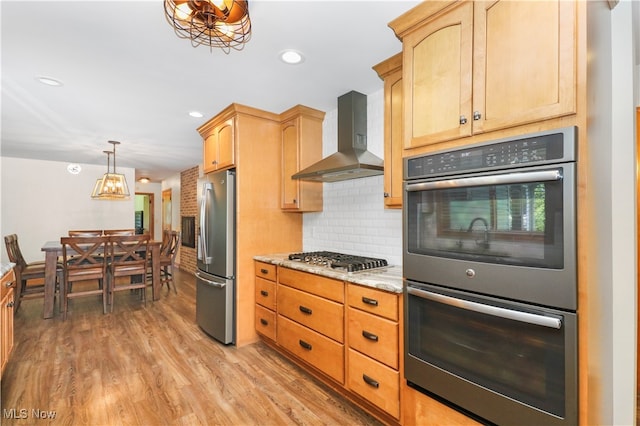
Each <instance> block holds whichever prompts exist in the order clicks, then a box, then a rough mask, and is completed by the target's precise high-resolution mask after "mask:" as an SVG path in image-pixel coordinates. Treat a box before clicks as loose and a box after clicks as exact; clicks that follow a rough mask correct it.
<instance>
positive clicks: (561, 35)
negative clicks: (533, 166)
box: [389, 0, 577, 149]
mask: <svg viewBox="0 0 640 426" xmlns="http://www.w3.org/2000/svg"><path fill="white" fill-rule="evenodd" d="M429 3H431V2H425V3H423V4H420V5H418V6H417V7H416V8H414V9H412V10H411V11H409V12H407V13H405V14H404V15H402V16H400V17H399V18H397V19H396V20H394V21H392V22H391V23H390V24H389V26H390V27H391V28H393V30H394V31H395V33H396V35H398V37H400V38H401V39H402V43H403V65H402V67H403V87H404V123H405V124H404V132H405V134H404V148H405V149H411V148H416V147H420V146H425V145H430V144H435V143H438V142H443V141H448V140H453V139H458V138H462V137H467V136H471V135H473V134H478V133H483V132H490V131H495V130H499V129H505V128H509V127H515V126H519V125H523V124H527V123H533V122H537V121H540V120H546V119H550V118H556V117H561V116H564V115H570V114H574V113H575V112H576V102H577V98H576V38H575V28H576V5H575V2H567V1H562V0H556V1H539V2H514V1H505V0H502V1H475V2H470V1H465V2H460V3H455V4H452V5H449V6H447V5H446V3H444V2H436V3H437V4H436V5H434V4H429ZM442 7H445V8H444V9H443V10H442ZM435 12H437V13H435ZM430 13H432V14H433V13H435V14H434V15H433V16H431V15H429V14H430ZM430 16H431V17H430Z"/></svg>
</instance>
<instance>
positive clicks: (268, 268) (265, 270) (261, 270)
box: [255, 262, 277, 281]
mask: <svg viewBox="0 0 640 426" xmlns="http://www.w3.org/2000/svg"><path fill="white" fill-rule="evenodd" d="M255 269H256V271H255V273H256V277H261V278H264V279H265V280H269V281H275V280H276V278H277V277H276V265H272V264H271V263H264V262H255Z"/></svg>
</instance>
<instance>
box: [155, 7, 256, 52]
mask: <svg viewBox="0 0 640 426" xmlns="http://www.w3.org/2000/svg"><path fill="white" fill-rule="evenodd" d="M164 12H165V16H166V18H167V21H168V22H169V24H171V25H172V26H173V28H174V30H175V32H176V35H177V36H178V37H180V38H187V39H190V40H191V45H192V46H193V47H197V46H200V45H201V44H204V45H205V46H209V47H210V48H213V47H219V48H221V49H222V50H223V51H224V53H227V54H228V53H229V52H230V51H231V49H232V48H233V49H235V50H242V49H243V48H244V44H245V43H246V42H248V41H249V39H250V38H251V20H250V19H249V1H248V0H165V1H164Z"/></svg>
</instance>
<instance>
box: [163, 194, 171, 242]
mask: <svg viewBox="0 0 640 426" xmlns="http://www.w3.org/2000/svg"><path fill="white" fill-rule="evenodd" d="M171 210H172V209H171V188H169V189H165V190H164V191H162V230H163V231H171V229H172V228H171V225H172V224H171V222H172V221H171V217H172V215H173V213H172V211H171Z"/></svg>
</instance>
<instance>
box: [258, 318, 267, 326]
mask: <svg viewBox="0 0 640 426" xmlns="http://www.w3.org/2000/svg"><path fill="white" fill-rule="evenodd" d="M260 324H262V325H269V321H267V320H266V319H264V318H260Z"/></svg>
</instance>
